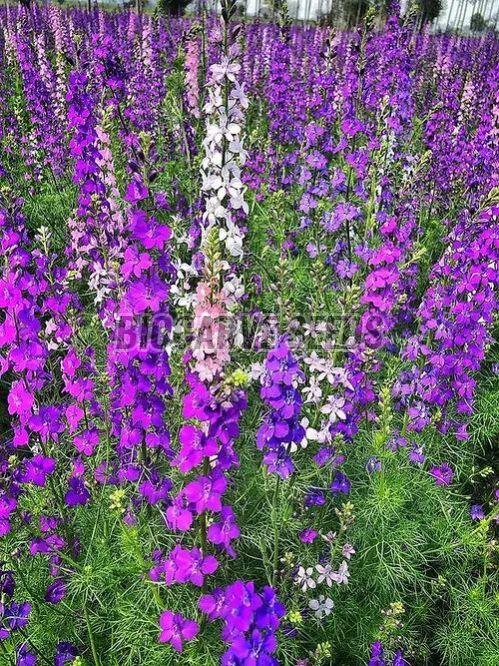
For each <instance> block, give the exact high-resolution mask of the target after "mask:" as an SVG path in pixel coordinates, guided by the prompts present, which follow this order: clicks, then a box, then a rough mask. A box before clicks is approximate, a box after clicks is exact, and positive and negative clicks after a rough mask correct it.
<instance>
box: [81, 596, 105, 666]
mask: <svg viewBox="0 0 499 666" xmlns="http://www.w3.org/2000/svg"><path fill="white" fill-rule="evenodd" d="M87 601H88V599H87ZM83 614H84V615H85V623H86V625H87V632H88V638H89V639H90V649H91V650H92V658H93V661H94V664H95V666H101V664H100V661H99V655H98V654H97V648H96V646H95V640H94V634H93V632H92V627H91V626H90V619H89V617H88V610H87V603H86V601H85V604H84V605H83Z"/></svg>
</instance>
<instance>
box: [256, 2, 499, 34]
mask: <svg viewBox="0 0 499 666" xmlns="http://www.w3.org/2000/svg"><path fill="white" fill-rule="evenodd" d="M463 1H464V2H465V5H466V8H465V13H464V25H465V26H466V25H469V22H470V18H471V16H472V15H473V13H474V12H475V11H477V9H478V8H481V14H482V16H484V17H485V19H488V18H489V16H490V17H492V23H493V22H494V19H495V17H496V15H497V13H498V11H499V0H444V9H443V10H442V13H441V15H440V18H439V21H438V23H439V25H440V26H441V27H443V28H445V27H446V25H447V21H448V19H449V17H450V21H449V25H450V27H452V26H453V25H456V24H457V23H458V21H459V23H461V17H462V16H463V14H462V13H461V7H462V3H463ZM337 2H338V0H299V2H297V0H288V7H289V9H290V13H291V14H292V15H293V16H295V17H296V18H299V19H305V18H307V16H308V17H310V18H313V17H314V16H315V15H316V14H317V11H318V10H320V9H321V8H322V11H324V10H326V11H327V10H328V9H329V8H330V7H331V5H332V4H333V6H334V4H336V3H337ZM247 3H248V14H253V13H255V10H257V8H258V7H259V6H263V5H265V4H267V3H266V2H265V0H247ZM268 4H270V3H268ZM404 4H405V3H404V2H402V6H403V5H404Z"/></svg>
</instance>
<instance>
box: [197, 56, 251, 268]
mask: <svg viewBox="0 0 499 666" xmlns="http://www.w3.org/2000/svg"><path fill="white" fill-rule="evenodd" d="M238 53H239V49H238V47H237V45H235V44H234V45H232V46H231V47H230V49H229V54H228V56H225V57H223V58H222V61H221V62H220V63H217V64H215V65H212V66H211V67H210V79H209V81H208V86H207V91H208V100H207V102H206V104H205V107H204V111H205V113H206V118H207V127H206V137H205V139H204V141H203V148H204V151H205V156H204V159H203V161H202V165H201V175H202V179H203V184H202V191H203V193H204V194H205V197H206V203H205V211H204V214H203V219H204V222H205V228H204V236H205V237H206V234H207V233H208V232H209V231H210V229H211V228H212V227H214V226H217V227H218V228H219V231H220V240H221V241H222V242H224V243H225V246H226V248H227V252H228V253H229V255H230V256H232V257H236V258H237V257H241V256H242V254H243V234H242V232H241V229H240V228H239V227H238V225H237V224H236V222H235V221H234V219H233V213H234V211H238V210H243V211H244V213H245V214H247V213H248V204H247V203H246V201H245V200H244V190H245V188H244V185H243V183H242V180H241V167H242V166H243V165H244V163H245V161H246V157H247V153H246V150H245V149H244V147H243V141H242V131H243V122H244V111H245V109H247V108H248V98H247V97H246V95H245V93H244V90H243V87H242V86H240V85H239V83H238V82H237V80H236V76H237V75H238V73H239V71H240V69H241V66H240V65H239V64H238V63H237V62H234V59H235V57H236V56H237V55H238Z"/></svg>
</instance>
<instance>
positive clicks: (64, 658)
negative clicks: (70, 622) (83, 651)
mask: <svg viewBox="0 0 499 666" xmlns="http://www.w3.org/2000/svg"><path fill="white" fill-rule="evenodd" d="M77 656H78V650H77V648H76V647H75V646H74V645H73V644H72V643H67V642H62V643H58V644H57V648H56V653H55V657H54V666H65V665H66V664H70V663H72V662H73V661H74V660H75V658H76V657H77Z"/></svg>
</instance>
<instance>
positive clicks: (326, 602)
mask: <svg viewBox="0 0 499 666" xmlns="http://www.w3.org/2000/svg"><path fill="white" fill-rule="evenodd" d="M308 607H309V608H310V609H311V610H312V611H313V612H314V615H315V617H316V618H317V619H318V620H322V619H323V618H324V617H327V616H328V615H330V614H331V613H332V612H333V608H334V601H333V600H332V599H330V598H329V597H325V596H324V595H323V594H321V595H319V597H318V598H317V599H311V600H310V601H309V603H308Z"/></svg>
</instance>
